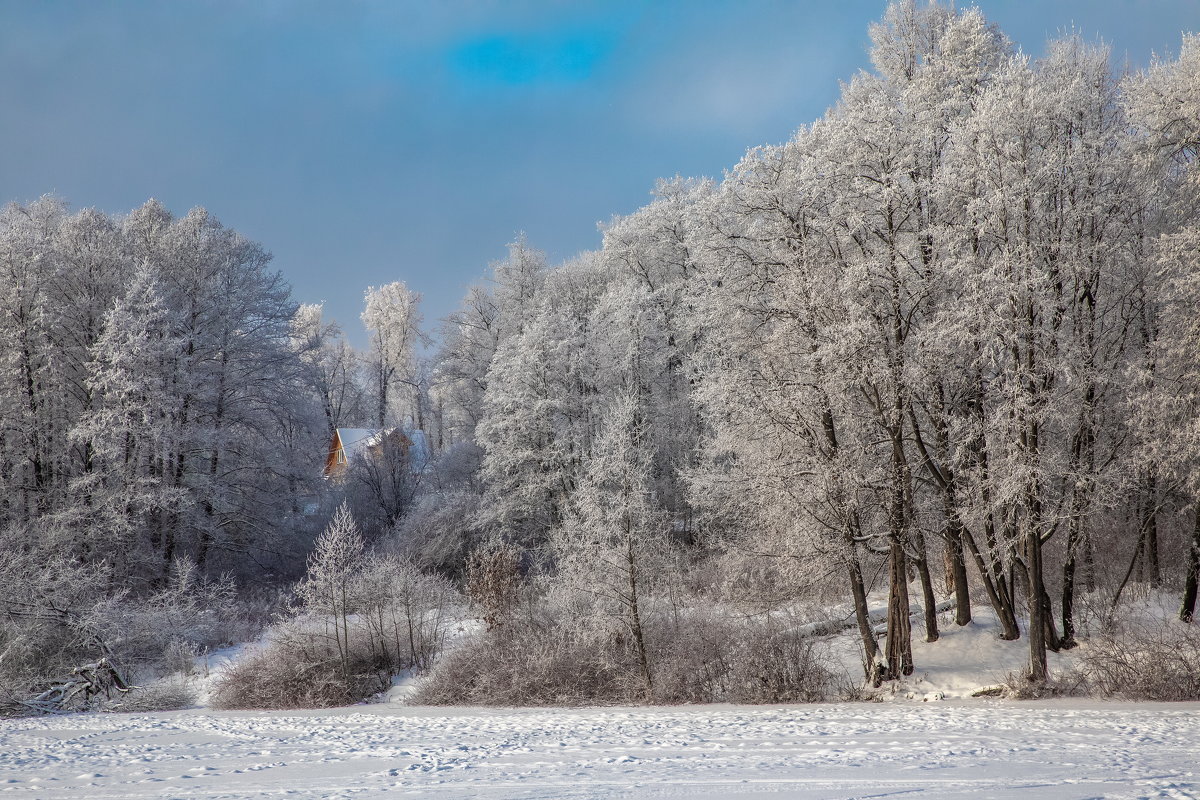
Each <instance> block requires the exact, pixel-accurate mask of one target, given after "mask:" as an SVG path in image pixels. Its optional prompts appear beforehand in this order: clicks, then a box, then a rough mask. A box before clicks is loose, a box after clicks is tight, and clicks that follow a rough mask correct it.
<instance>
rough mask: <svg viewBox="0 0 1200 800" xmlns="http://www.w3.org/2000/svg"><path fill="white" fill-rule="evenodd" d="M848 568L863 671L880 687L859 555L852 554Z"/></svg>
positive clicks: (877, 649)
mask: <svg viewBox="0 0 1200 800" xmlns="http://www.w3.org/2000/svg"><path fill="white" fill-rule="evenodd" d="M846 567H847V570H848V572H849V575H850V591H851V593H852V594H853V595H854V618H855V620H856V621H857V622H858V635H859V637H860V638H861V639H862V646H863V671H864V672H865V673H866V678H867V680H868V681H869V682H870V683H871V685H872V686H879V684H880V683H882V682H883V677H882V675H880V674H879V670H878V668H877V666H876V663H877V662H878V660H879V659H878V656H879V645H878V644H877V643H876V642H875V632H874V631H873V630H872V629H871V617H870V611H869V609H868V608H867V588H866V585H865V584H864V582H863V575H862V564H860V563H859V560H858V554H857V553H851V554H850V557H849V559H847V562H846Z"/></svg>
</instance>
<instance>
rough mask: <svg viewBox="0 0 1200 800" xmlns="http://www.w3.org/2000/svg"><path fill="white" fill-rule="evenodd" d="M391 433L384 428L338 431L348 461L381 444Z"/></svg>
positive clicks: (341, 429)
mask: <svg viewBox="0 0 1200 800" xmlns="http://www.w3.org/2000/svg"><path fill="white" fill-rule="evenodd" d="M389 433H391V430H388V429H382V428H338V429H337V435H338V440H339V441H340V442H341V443H342V452H343V453H345V454H346V460H347V461H350V460H351V459H353V458H354V457H355V456H357V455H359V454H360V453H362V452H364V451H365V450H366V449H367V448H368V447H372V446H374V445H376V444H379V442H380V441H382V439H383V437H384V436H386V435H387V434H389Z"/></svg>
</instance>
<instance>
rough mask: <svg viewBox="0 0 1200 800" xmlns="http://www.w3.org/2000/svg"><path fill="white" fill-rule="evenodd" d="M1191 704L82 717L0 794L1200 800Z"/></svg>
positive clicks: (8, 753)
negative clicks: (1198, 799) (1115, 799)
mask: <svg viewBox="0 0 1200 800" xmlns="http://www.w3.org/2000/svg"><path fill="white" fill-rule="evenodd" d="M1197 712H1200V704H1196V703H1186V704H1142V705H1132V704H1113V703H1108V704H1105V703H1098V702H1095V701H1088V702H1082V701H1059V702H1039V703H1012V702H996V701H984V700H974V701H946V702H940V703H885V704H870V703H863V704H843V705H814V706H771V707H737V706H693V707H676V708H645V709H629V708H614V709H554V710H550V709H520V710H514V709H487V710H485V709H430V708H405V707H399V706H388V705H375V706H358V707H353V708H347V709H338V710H334V711H326V712H315V711H314V712H260V713H246V712H239V713H235V712H224V713H218V712H203V713H198V712H173V713H163V714H151V715H141V716H134V715H118V714H88V715H75V716H68V717H53V718H40V719H22V720H11V721H7V722H4V723H3V724H0V796H4V797H30V798H33V797H36V798H39V799H40V798H46V800H53V799H54V798H95V800H104V799H106V798H112V799H115V798H130V799H136V798H162V797H206V798H266V797H279V796H287V797H292V798H326V797H339V798H342V797H360V796H365V797H391V796H397V797H399V796H416V797H437V798H447V799H448V800H449V799H453V798H509V797H523V798H547V799H549V798H622V797H637V798H682V797H687V798H739V797H740V798H747V797H760V796H770V797H773V798H785V799H792V798H835V797H847V798H848V797H883V796H887V797H891V796H919V797H922V798H948V797H980V798H984V797H986V798H1004V797H1018V796H1019V797H1021V798H1086V797H1196V796H1200V777H1197V775H1196V770H1197V759H1196V751H1195V743H1196V742H1197V741H1200V714H1198V713H1197Z"/></svg>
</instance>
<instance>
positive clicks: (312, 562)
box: [214, 506, 462, 708]
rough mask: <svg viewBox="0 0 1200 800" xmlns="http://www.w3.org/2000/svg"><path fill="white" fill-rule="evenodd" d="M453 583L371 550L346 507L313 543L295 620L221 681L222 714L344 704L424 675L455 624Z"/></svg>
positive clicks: (456, 602) (456, 604)
mask: <svg viewBox="0 0 1200 800" xmlns="http://www.w3.org/2000/svg"><path fill="white" fill-rule="evenodd" d="M461 604H462V603H461V598H460V596H459V594H458V592H457V591H456V590H455V588H454V587H453V585H451V584H450V583H449V582H448V581H447V580H445V579H444V578H441V577H440V576H436V575H429V574H426V573H424V572H422V571H421V570H420V569H419V568H418V567H417V566H416V565H415V564H414V563H413V562H412V561H410V560H408V559H407V558H405V557H403V556H399V555H395V554H388V553H372V554H368V553H367V552H366V550H365V548H364V545H363V541H362V537H361V535H359V532H358V527H357V525H356V524H355V522H354V519H353V517H352V516H351V514H350V512H349V509H348V507H347V506H343V507H342V508H340V509H339V510H338V512H337V513H336V514H335V515H334V518H333V520H332V522H331V523H330V525H329V527H328V528H327V529H326V531H325V532H324V533H323V534H322V535H321V536H320V537H319V538H318V540H317V549H316V550H315V552H314V553H313V555H312V557H311V558H310V559H309V564H308V573H307V574H306V575H305V577H304V579H303V580H302V581H301V582H300V584H299V585H298V586H297V587H296V603H295V605H294V606H293V607H292V608H291V609H290V614H289V615H288V616H287V618H286V619H284V620H283V621H282V622H280V623H279V624H278V625H276V626H275V627H274V628H273V629H272V630H270V631H269V632H268V634H267V643H266V644H265V645H264V646H263V648H261V649H260V650H258V651H257V652H255V653H253V654H251V655H250V656H248V657H246V658H244V659H241V660H239V661H238V663H237V664H236V665H234V667H233V668H232V669H231V670H229V671H228V672H227V673H226V674H225V675H224V676H223V677H222V678H221V679H220V680H219V681H218V683H217V686H216V689H215V696H214V705H216V706H217V707H220V708H304V707H322V706H333V705H344V704H346V703H352V702H356V701H359V700H362V699H364V698H365V697H368V696H369V695H372V694H375V693H377V692H379V691H382V690H383V689H385V688H387V686H388V684H389V682H390V680H391V677H392V675H394V674H396V673H398V672H401V671H403V670H407V669H414V670H418V671H420V670H424V669H426V668H427V667H428V666H429V665H430V664H431V663H432V661H433V659H434V657H435V656H436V655H437V654H438V653H439V652H440V651H441V649H442V648H443V646H444V645H445V642H446V637H447V635H448V633H449V630H450V627H451V625H452V624H453V623H454V622H455V621H456V620H457V619H458V618H459V616H460V615H459V609H460V607H461Z"/></svg>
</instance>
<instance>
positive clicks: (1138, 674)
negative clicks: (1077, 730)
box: [1080, 622, 1200, 700]
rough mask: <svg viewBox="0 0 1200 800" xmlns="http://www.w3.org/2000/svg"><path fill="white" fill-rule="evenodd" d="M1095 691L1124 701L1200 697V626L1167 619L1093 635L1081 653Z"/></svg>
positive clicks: (1083, 668) (1087, 677)
mask: <svg viewBox="0 0 1200 800" xmlns="http://www.w3.org/2000/svg"><path fill="white" fill-rule="evenodd" d="M1080 658H1081V660H1082V671H1083V674H1084V676H1085V677H1086V679H1087V682H1088V684H1089V688H1090V689H1091V691H1092V692H1093V693H1095V694H1097V695H1100V696H1102V697H1114V698H1120V699H1123V700H1200V630H1197V628H1196V627H1194V626H1192V625H1186V624H1182V623H1178V622H1162V623H1155V624H1148V625H1145V626H1139V627H1137V628H1129V629H1125V630H1118V631H1115V632H1113V633H1110V634H1108V635H1106V636H1101V637H1096V638H1093V639H1092V640H1091V641H1089V642H1088V644H1087V647H1086V649H1085V650H1084V651H1083V652H1082V653H1081V656H1080Z"/></svg>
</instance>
